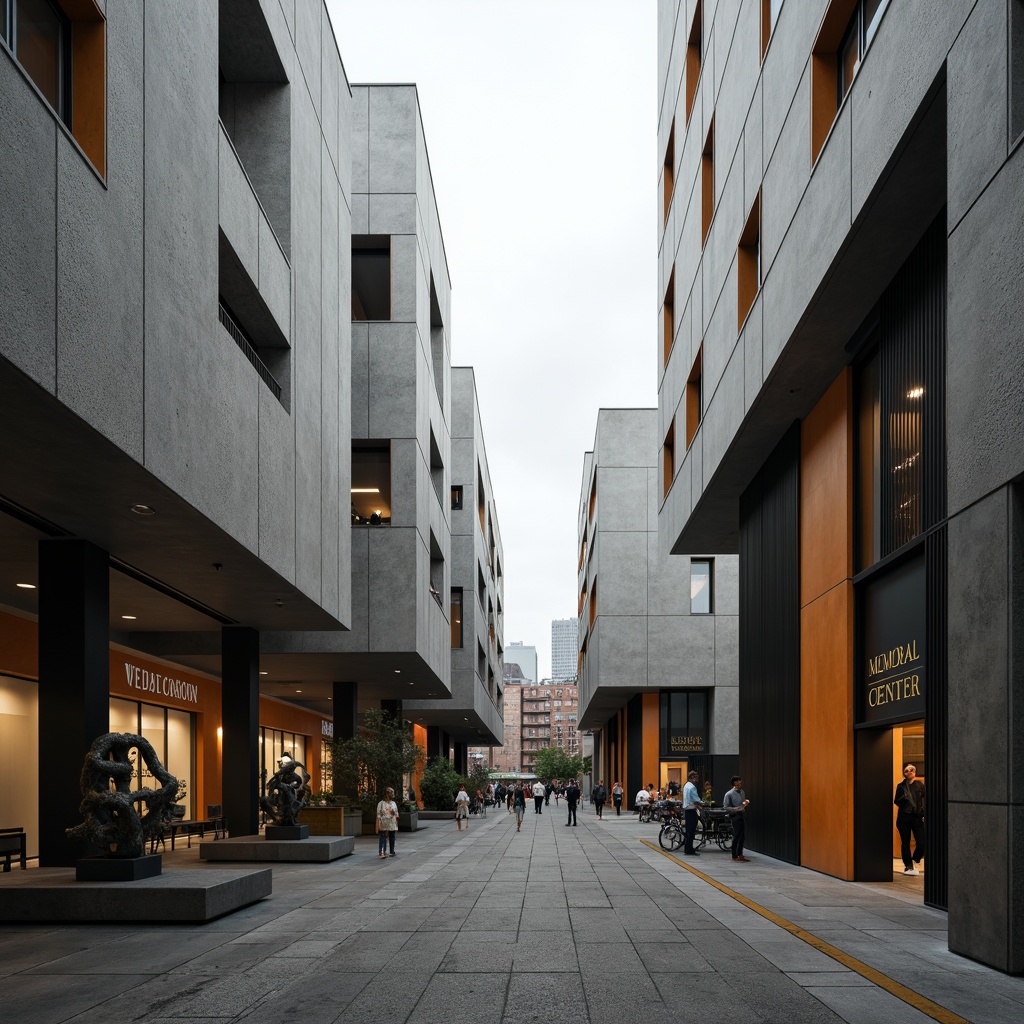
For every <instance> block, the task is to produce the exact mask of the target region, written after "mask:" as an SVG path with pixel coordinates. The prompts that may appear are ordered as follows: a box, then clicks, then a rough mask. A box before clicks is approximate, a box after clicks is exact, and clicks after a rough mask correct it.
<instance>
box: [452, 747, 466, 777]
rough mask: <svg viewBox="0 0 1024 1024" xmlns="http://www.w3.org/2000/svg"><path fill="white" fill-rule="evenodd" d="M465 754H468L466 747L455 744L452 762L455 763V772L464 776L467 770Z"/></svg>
mask: <svg viewBox="0 0 1024 1024" xmlns="http://www.w3.org/2000/svg"><path fill="white" fill-rule="evenodd" d="M467 753H468V747H467V746H466V744H465V743H456V744H455V754H454V757H453V761H454V762H455V770H456V771H457V772H458V773H459V774H460V775H465V774H466V773H467V769H468V765H467V761H468V758H467V756H466V755H467Z"/></svg>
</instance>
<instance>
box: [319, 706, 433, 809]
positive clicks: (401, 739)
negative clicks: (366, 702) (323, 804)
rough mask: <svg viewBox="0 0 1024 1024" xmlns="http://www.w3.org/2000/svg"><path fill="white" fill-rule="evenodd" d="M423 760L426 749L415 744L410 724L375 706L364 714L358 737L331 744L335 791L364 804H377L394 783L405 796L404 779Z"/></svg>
mask: <svg viewBox="0 0 1024 1024" xmlns="http://www.w3.org/2000/svg"><path fill="white" fill-rule="evenodd" d="M422 762H423V748H422V747H418V746H417V745H416V744H415V743H413V741H412V733H411V730H410V728H409V726H408V725H407V724H406V723H405V722H403V721H402V720H401V719H400V718H395V717H394V716H393V715H390V714H387V713H386V712H384V711H382V710H380V709H379V708H371V709H370V710H368V711H366V712H364V713H363V716H362V721H361V722H360V724H359V730H358V732H357V733H356V735H355V736H353V737H352V738H351V739H346V740H335V741H334V742H333V743H332V744H331V767H332V769H333V772H334V792H335V793H351V794H353V795H355V796H356V798H357V799H358V800H359V801H360V803H364V804H366V803H369V804H373V806H376V802H377V800H379V799H380V798H381V796H383V794H384V790H385V788H387V787H388V786H391V787H392V788H393V789H394V791H395V792H396V793H398V794H400V795H401V797H402V798H404V796H405V794H404V793H403V792H402V779H403V777H404V776H405V775H409V774H412V773H413V772H415V771H416V768H417V766H418V765H420V764H422ZM364 810H365V808H364Z"/></svg>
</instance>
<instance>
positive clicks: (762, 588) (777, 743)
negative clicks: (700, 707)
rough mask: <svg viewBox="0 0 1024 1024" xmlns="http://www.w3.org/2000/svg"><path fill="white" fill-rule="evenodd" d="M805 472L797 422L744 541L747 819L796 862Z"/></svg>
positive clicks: (749, 503)
mask: <svg viewBox="0 0 1024 1024" xmlns="http://www.w3.org/2000/svg"><path fill="white" fill-rule="evenodd" d="M799 472H800V429H799V424H794V426H793V427H792V428H791V429H790V431H789V432H788V433H787V434H786V436H785V437H784V438H783V439H782V441H781V442H779V445H778V447H777V448H776V449H775V451H774V452H773V453H772V455H771V456H770V457H769V459H768V460H767V461H766V463H765V465H764V466H763V467H762V469H761V471H760V473H759V474H758V475H757V477H756V478H755V479H754V480H753V482H752V483H751V485H750V486H749V487H748V488H747V490H746V491H745V492H744V494H743V496H742V497H741V499H740V542H739V548H740V672H739V674H740V751H741V752H742V753H741V763H740V768H739V774H741V775H742V776H743V778H744V786H745V788H746V789H747V790H748V795H749V796H750V798H751V805H752V808H753V807H754V806H756V808H757V809H756V811H754V810H753V809H752V812H751V814H750V816H749V820H748V825H747V829H748V835H749V843H750V846H751V848H752V849H756V850H758V851H760V852H761V853H766V854H768V855H770V856H773V857H777V858H779V859H781V860H786V861H789V862H791V863H794V864H795V863H798V862H799V858H800V518H799V514H800V513H799V509H800V490H799V485H800V478H799ZM719 788H720V789H721V785H720V784H719ZM717 798H719V797H718V794H717V793H716V799H717Z"/></svg>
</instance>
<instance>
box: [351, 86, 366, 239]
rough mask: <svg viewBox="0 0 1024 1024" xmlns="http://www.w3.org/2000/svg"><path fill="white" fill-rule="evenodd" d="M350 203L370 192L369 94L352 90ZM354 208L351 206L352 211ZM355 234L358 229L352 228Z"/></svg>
mask: <svg viewBox="0 0 1024 1024" xmlns="http://www.w3.org/2000/svg"><path fill="white" fill-rule="evenodd" d="M350 109H351V111H352V121H351V124H352V193H353V195H352V201H353V204H354V203H355V197H356V195H357V194H358V193H366V192H369V191H370V93H369V90H368V89H365V88H357V89H353V90H352V103H351V105H350ZM354 209H355V207H354V206H353V211H354ZM353 231H355V232H356V233H357V234H358V233H359V229H358V228H353Z"/></svg>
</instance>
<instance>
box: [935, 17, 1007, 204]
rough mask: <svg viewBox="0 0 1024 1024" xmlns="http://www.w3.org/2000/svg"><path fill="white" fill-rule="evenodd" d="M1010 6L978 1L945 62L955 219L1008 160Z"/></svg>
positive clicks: (950, 183)
mask: <svg viewBox="0 0 1024 1024" xmlns="http://www.w3.org/2000/svg"><path fill="white" fill-rule="evenodd" d="M1006 29H1007V26H1006V11H1005V10H1004V9H1003V7H1002V6H1001V5H1000V4H978V5H977V6H976V7H975V8H974V10H973V11H972V12H971V16H970V17H969V18H968V19H967V24H966V25H965V26H964V28H963V31H962V32H961V33H960V35H959V36H957V39H956V42H955V43H954V45H953V49H952V50H950V52H949V57H948V59H947V62H946V76H947V81H948V82H949V87H948V89H947V92H946V96H947V107H946V118H947V121H946V132H947V135H946V137H947V139H948V143H947V148H946V161H947V162H946V183H947V190H948V191H947V197H948V202H949V207H948V210H947V216H948V218H949V223H950V224H956V223H957V222H958V221H959V220H960V218H961V217H962V216H963V215H964V214H965V213H966V212H967V210H968V209H969V207H970V205H971V203H973V202H974V200H975V199H976V198H977V197H978V195H979V193H980V192H981V191H982V189H983V188H984V187H985V186H986V185H987V184H988V182H989V179H990V178H991V177H992V176H993V175H994V174H995V173H996V171H997V170H998V169H999V167H1000V165H1001V164H1002V163H1003V161H1004V160H1005V159H1006V123H1007V110H1006V106H1007V89H1006V57H1007V50H1006Z"/></svg>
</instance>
